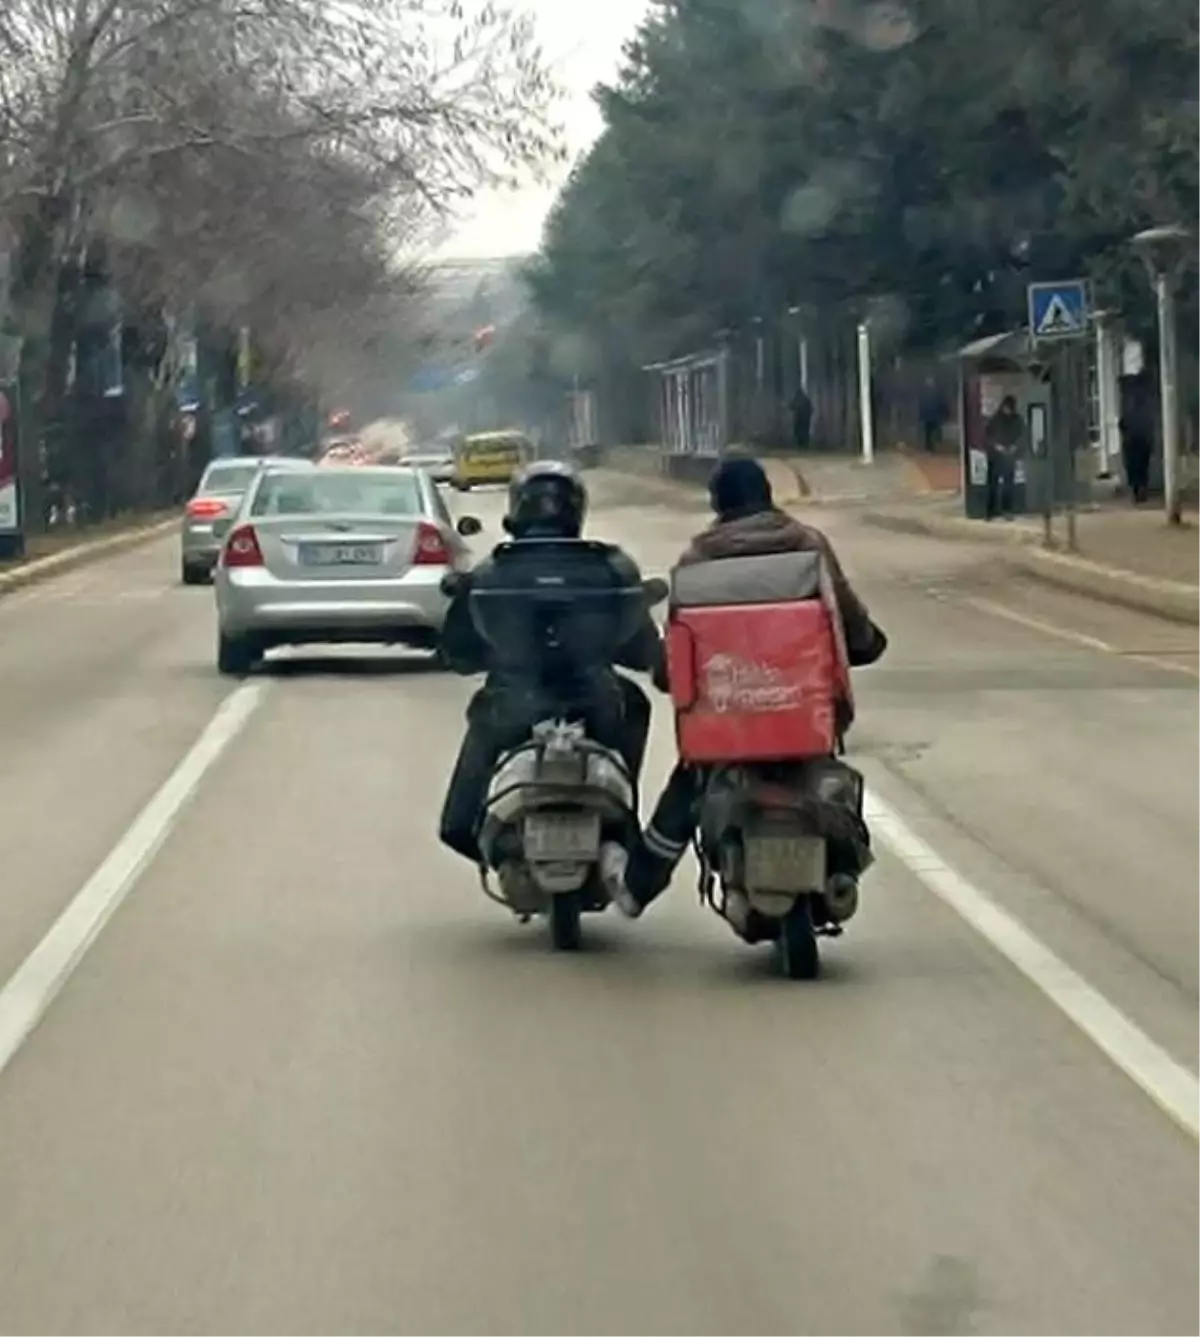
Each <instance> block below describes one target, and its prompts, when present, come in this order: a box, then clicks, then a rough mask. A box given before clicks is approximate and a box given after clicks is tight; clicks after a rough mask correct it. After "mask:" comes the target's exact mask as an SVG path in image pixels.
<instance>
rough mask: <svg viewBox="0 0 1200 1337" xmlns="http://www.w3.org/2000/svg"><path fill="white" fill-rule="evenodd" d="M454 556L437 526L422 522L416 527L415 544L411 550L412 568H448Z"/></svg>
mask: <svg viewBox="0 0 1200 1337" xmlns="http://www.w3.org/2000/svg"><path fill="white" fill-rule="evenodd" d="M453 561H454V556H453V554H452V553H451V551H450V546H449V544H447V542H446V540H445V539H444V538H443V537H442V531H441V530H440V529H439V528H438V527H437V525H431V524H429V523H428V521H425V520H422V521H421V523H420V524H419V525H418V526H417V542H416V546H415V547H414V549H413V565H414V566H450V565H451V563H452V562H453Z"/></svg>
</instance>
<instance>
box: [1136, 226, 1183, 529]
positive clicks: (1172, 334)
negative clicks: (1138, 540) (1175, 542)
mask: <svg viewBox="0 0 1200 1337" xmlns="http://www.w3.org/2000/svg"><path fill="white" fill-rule="evenodd" d="M1133 247H1134V249H1135V250H1136V251H1137V253H1138V254H1139V255H1140V256H1141V257H1142V262H1143V263H1144V264H1145V266H1146V272H1147V274H1148V275H1149V276H1150V282H1151V284H1152V285H1153V288H1154V298H1155V304H1156V306H1157V307H1158V386H1159V398H1160V400H1161V401H1162V462H1163V509H1164V511H1165V512H1166V517H1167V523H1168V524H1169V525H1177V524H1180V523H1181V522H1182V519H1183V503H1182V498H1181V496H1180V488H1179V387H1178V383H1177V378H1176V367H1177V366H1178V361H1179V358H1178V350H1179V344H1178V330H1177V329H1176V323H1175V283H1176V280H1177V279H1178V277H1179V273H1180V270H1181V269H1182V268H1183V265H1184V261H1185V259H1186V257H1187V255H1188V253H1189V252H1190V250H1191V234H1190V233H1189V232H1188V230H1187V229H1186V228H1184V227H1180V226H1179V225H1178V224H1177V223H1172V224H1170V225H1169V226H1167V227H1154V228H1148V229H1147V230H1146V231H1145V232H1139V233H1138V234H1137V236H1136V237H1134V238H1133Z"/></svg>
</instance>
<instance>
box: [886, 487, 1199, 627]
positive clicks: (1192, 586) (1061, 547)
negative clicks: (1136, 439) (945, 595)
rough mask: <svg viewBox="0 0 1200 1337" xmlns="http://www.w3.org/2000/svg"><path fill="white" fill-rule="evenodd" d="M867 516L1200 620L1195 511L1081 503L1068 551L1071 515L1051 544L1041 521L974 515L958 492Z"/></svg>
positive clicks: (1084, 588)
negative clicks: (1177, 514) (986, 548)
mask: <svg viewBox="0 0 1200 1337" xmlns="http://www.w3.org/2000/svg"><path fill="white" fill-rule="evenodd" d="M863 519H864V521H865V522H866V523H868V524H874V525H877V526H879V527H880V528H884V529H895V530H901V531H905V532H908V533H920V534H928V535H930V536H931V537H934V538H942V539H959V540H965V541H968V542H976V543H990V544H993V545H995V546H996V547H997V548H999V549H1001V550H1002V551H1003V552H1004V554H1005V557H1004V560H1005V561H1006V562H1008V563H1010V564H1011V565H1013V566H1015V567H1018V568H1019V569H1021V570H1023V571H1025V572H1026V573H1027V574H1029V575H1032V576H1035V577H1037V578H1039V579H1042V580H1045V581H1048V582H1049V583H1052V584H1056V585H1061V586H1063V587H1065V588H1068V589H1072V590H1075V591H1076V592H1078V593H1081V594H1088V595H1091V596H1092V597H1094V598H1100V599H1106V600H1108V601H1110V602H1113V603H1122V604H1126V605H1128V606H1130V607H1134V608H1138V609H1141V610H1143V611H1147V612H1152V613H1156V614H1158V615H1159V616H1163V617H1170V618H1172V619H1175V620H1177V621H1182V622H1189V623H1196V622H1197V621H1198V620H1200V619H1198V616H1197V610H1198V608H1200V599H1198V584H1200V543H1198V539H1197V528H1196V513H1195V512H1194V511H1193V512H1191V513H1190V514H1187V515H1185V523H1184V525H1183V526H1182V527H1181V528H1178V529H1176V528H1172V527H1171V526H1168V525H1167V524H1166V522H1165V521H1164V519H1163V516H1162V512H1161V511H1160V510H1158V509H1157V508H1146V509H1139V510H1134V509H1133V508H1132V507H1129V506H1128V505H1127V504H1122V503H1114V504H1112V505H1104V506H1100V507H1097V508H1095V509H1091V510H1081V511H1080V512H1079V514H1078V517H1077V522H1078V538H1079V549H1078V551H1077V552H1067V551H1066V549H1065V545H1066V534H1067V521H1066V516H1064V515H1057V516H1055V517H1054V540H1055V546H1054V548H1053V549H1050V550H1047V549H1046V548H1045V547H1044V546H1043V544H1042V521H1041V519H1040V517H1038V516H1021V517H1019V518H1018V519H1016V520H1012V521H1000V520H997V521H992V522H991V523H988V522H986V521H981V520H968V519H966V517H965V516H964V515H963V514H962V503H961V500H960V499H959V498H957V497H952V498H945V497H930V498H926V499H922V500H912V501H908V502H897V503H895V504H892V505H889V506H887V507H878V508H875V509H871V510H867V511H865V512H864V514H863Z"/></svg>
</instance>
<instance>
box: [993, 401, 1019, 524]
mask: <svg viewBox="0 0 1200 1337" xmlns="http://www.w3.org/2000/svg"><path fill="white" fill-rule="evenodd" d="M1024 439H1025V419H1024V418H1022V417H1021V414H1020V412H1019V411H1018V409H1017V401H1016V399H1015V398H1014V397H1013V396H1012V395H1005V396H1004V398H1003V399H1002V400H1001V401H1000V407H999V408H998V409H997V410H996V411H995V413H993V414H992V416H991V417H990V418H989V419H988V420H987V423H986V425H985V427H984V446H985V448H986V450H987V518H988V519H989V520H994V519H995V518H996V517H997V516H1001V517H1002V518H1003V519H1005V520H1011V519H1012V518H1013V515H1014V513H1015V511H1016V497H1015V493H1016V488H1017V457H1018V456H1019V455H1020V453H1021V444H1022V442H1023V441H1024Z"/></svg>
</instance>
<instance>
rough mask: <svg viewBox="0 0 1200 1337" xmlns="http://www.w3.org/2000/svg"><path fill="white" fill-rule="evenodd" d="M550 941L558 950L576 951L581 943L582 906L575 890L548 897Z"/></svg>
mask: <svg viewBox="0 0 1200 1337" xmlns="http://www.w3.org/2000/svg"><path fill="white" fill-rule="evenodd" d="M550 941H551V942H552V943H553V944H554V947H555V950H556V951H560V952H577V951H578V950H579V949H580V947H581V946H582V945H583V906H582V903H581V901H580V897H579V893H578V892H577V891H567V892H560V893H559V894H558V895H557V896H552V897H551V898H550Z"/></svg>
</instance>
